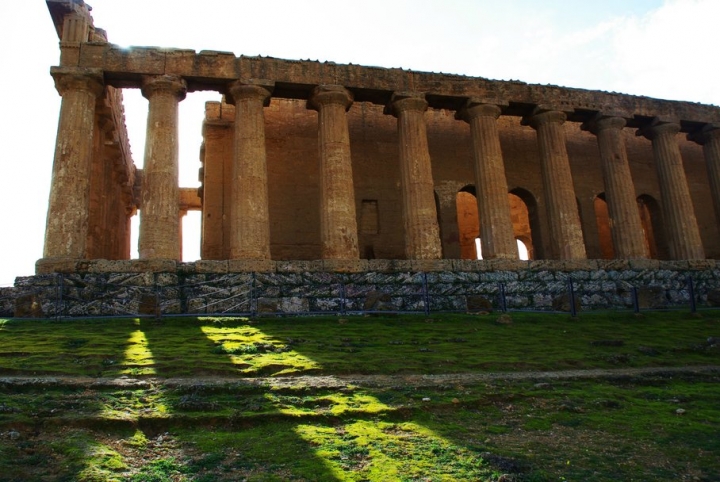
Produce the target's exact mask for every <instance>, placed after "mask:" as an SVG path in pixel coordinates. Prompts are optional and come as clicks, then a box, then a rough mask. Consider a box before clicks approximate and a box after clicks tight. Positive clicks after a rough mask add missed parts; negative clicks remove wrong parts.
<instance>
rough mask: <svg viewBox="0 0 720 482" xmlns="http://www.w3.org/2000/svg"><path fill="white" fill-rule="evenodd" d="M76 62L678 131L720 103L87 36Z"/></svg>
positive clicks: (136, 80)
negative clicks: (668, 125)
mask: <svg viewBox="0 0 720 482" xmlns="http://www.w3.org/2000/svg"><path fill="white" fill-rule="evenodd" d="M79 67H83V68H95V69H101V70H102V71H103V72H104V73H105V81H106V83H107V84H108V85H112V86H115V87H123V88H136V87H139V86H140V79H141V77H142V76H144V75H175V76H179V77H182V78H184V79H185V80H186V82H187V84H188V91H198V90H217V91H223V90H224V88H225V87H226V86H227V84H228V82H229V81H232V80H243V79H257V78H262V79H269V80H272V81H274V82H275V90H274V92H273V96H274V97H281V98H289V99H303V100H307V99H308V98H309V96H310V95H311V94H312V90H313V89H314V88H315V87H316V86H318V85H324V84H334V85H343V86H344V87H345V88H347V89H348V90H349V91H350V92H352V94H353V95H354V97H355V101H356V102H372V103H375V104H380V105H386V104H387V103H388V102H389V100H390V97H391V96H392V93H393V92H397V91H413V92H419V93H424V94H425V95H426V98H427V101H428V104H429V106H430V107H432V108H441V109H452V110H458V109H461V108H462V107H463V106H464V105H465V102H466V101H467V99H468V98H471V97H480V98H498V99H504V100H506V101H507V102H508V107H507V108H505V109H504V112H503V114H505V115H512V116H525V115H527V114H529V113H531V112H532V111H533V109H534V108H535V107H536V106H537V105H540V104H547V103H552V104H553V105H558V106H562V110H564V111H567V112H569V113H570V114H569V115H568V120H569V121H574V122H584V121H586V120H588V119H590V118H592V117H593V116H595V114H596V113H598V112H602V111H606V110H609V109H610V110H613V111H618V110H619V111H623V112H626V113H627V115H628V118H627V121H628V126H629V127H636V126H637V125H640V124H643V123H644V122H646V120H647V119H649V118H653V117H657V116H668V117H674V118H677V119H680V123H681V129H682V131H684V132H692V131H695V130H697V129H699V128H700V127H701V126H702V125H703V124H706V123H713V122H720V107H717V106H711V105H705V104H699V103H693V102H683V101H670V100H662V99H654V98H650V97H642V96H634V95H627V94H619V93H610V92H602V91H595V90H585V89H575V88H569V87H559V86H554V85H537V84H527V83H524V82H519V81H504V80H489V79H485V78H482V77H467V76H462V75H449V74H442V73H432V72H416V71H411V70H403V69H387V68H379V67H364V66H360V65H353V64H348V65H345V64H336V63H333V62H317V61H305V60H283V59H276V58H272V57H246V56H240V57H236V56H235V55H234V54H233V53H229V52H217V51H201V52H199V53H198V52H195V51H193V50H182V49H167V48H158V47H131V48H127V49H125V48H120V47H118V46H117V45H113V44H107V43H100V42H90V43H84V44H82V46H81V49H80V57H79Z"/></svg>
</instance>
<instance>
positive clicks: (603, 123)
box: [580, 112, 627, 135]
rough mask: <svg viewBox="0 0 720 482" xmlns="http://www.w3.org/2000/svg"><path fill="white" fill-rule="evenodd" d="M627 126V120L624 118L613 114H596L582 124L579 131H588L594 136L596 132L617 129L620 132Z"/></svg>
mask: <svg viewBox="0 0 720 482" xmlns="http://www.w3.org/2000/svg"><path fill="white" fill-rule="evenodd" d="M626 125H627V120H626V119H625V118H624V117H621V116H619V115H614V114H604V113H602V112H598V113H597V114H596V115H595V116H594V117H592V118H591V119H588V120H587V121H585V122H583V123H582V125H581V126H580V129H582V130H584V131H589V132H591V133H593V134H595V135H597V133H598V132H600V131H602V130H605V129H617V130H621V129H622V128H623V127H625V126H626Z"/></svg>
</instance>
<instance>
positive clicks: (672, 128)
mask: <svg viewBox="0 0 720 482" xmlns="http://www.w3.org/2000/svg"><path fill="white" fill-rule="evenodd" d="M678 132H680V124H679V123H678V122H672V121H671V122H664V121H661V120H659V119H654V120H653V122H652V123H650V124H649V125H647V126H644V127H641V128H640V129H638V131H637V134H638V135H641V136H644V137H646V138H647V139H650V140H651V141H652V147H653V156H654V158H655V168H656V169H657V174H658V181H659V182H660V195H661V196H662V200H661V205H662V210H663V221H664V222H665V232H666V235H667V239H668V245H669V248H670V257H671V258H672V259H704V258H705V250H704V249H703V245H702V241H701V240H700V231H699V229H698V225H697V221H696V219H695V211H694V209H693V205H692V199H691V198H690V190H689V189H688V184H687V179H686V177H685V169H684V168H683V163H682V157H681V156H680V146H679V145H678V141H677V133H678Z"/></svg>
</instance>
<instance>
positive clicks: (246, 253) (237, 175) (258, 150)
mask: <svg viewBox="0 0 720 482" xmlns="http://www.w3.org/2000/svg"><path fill="white" fill-rule="evenodd" d="M272 88H273V86H272V84H270V83H261V82H258V83H252V84H249V83H242V82H239V81H238V82H234V83H233V84H231V85H230V86H229V87H228V93H229V94H230V95H229V96H228V99H227V100H228V103H231V104H234V105H235V143H234V146H235V147H234V151H235V153H234V157H233V160H234V162H233V165H232V193H231V196H230V199H231V201H230V202H231V208H230V218H231V219H230V229H231V231H230V258H231V259H270V213H269V208H268V186H267V158H266V154H265V114H264V113H263V109H264V108H265V106H267V105H269V103H270V94H271V92H272Z"/></svg>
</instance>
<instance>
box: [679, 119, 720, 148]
mask: <svg viewBox="0 0 720 482" xmlns="http://www.w3.org/2000/svg"><path fill="white" fill-rule="evenodd" d="M687 138H688V140H689V141H693V142H697V143H698V144H700V145H701V146H704V145H705V144H707V143H708V142H712V141H713V140H715V139H719V138H720V123H713V124H705V125H704V126H703V127H702V128H700V129H699V130H696V131H695V132H691V133H689V134H688V135H687Z"/></svg>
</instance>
